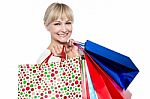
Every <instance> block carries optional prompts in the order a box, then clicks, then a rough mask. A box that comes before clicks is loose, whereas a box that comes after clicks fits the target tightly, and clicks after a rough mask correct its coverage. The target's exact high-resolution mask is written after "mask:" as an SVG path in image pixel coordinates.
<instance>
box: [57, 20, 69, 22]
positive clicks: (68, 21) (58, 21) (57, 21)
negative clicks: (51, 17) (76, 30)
mask: <svg viewBox="0 0 150 99" xmlns="http://www.w3.org/2000/svg"><path fill="white" fill-rule="evenodd" d="M54 22H61V21H57V20H56V21H54ZM66 22H71V20H67V21H66Z"/></svg>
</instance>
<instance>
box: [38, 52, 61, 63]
mask: <svg viewBox="0 0 150 99" xmlns="http://www.w3.org/2000/svg"><path fill="white" fill-rule="evenodd" d="M50 54H51V51H50V50H49V49H46V50H45V51H44V52H43V53H42V54H41V56H40V57H39V59H38V60H37V64H41V63H42V62H43V61H44V60H45V59H46V58H47V57H48V56H49V55H50ZM60 61H61V58H60V57H56V56H51V57H50V59H49V60H48V63H51V62H60Z"/></svg>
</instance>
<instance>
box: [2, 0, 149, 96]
mask: <svg viewBox="0 0 150 99" xmlns="http://www.w3.org/2000/svg"><path fill="white" fill-rule="evenodd" d="M52 2H56V0H3V1H2V0H1V1H0V98H1V99H16V98H17V72H18V71H17V70H18V68H17V66H18V64H25V63H36V60H37V59H38V57H39V56H40V55H41V53H42V52H43V51H44V50H45V49H46V48H47V46H48V44H49V43H50V35H49V33H48V32H47V30H46V29H45V27H44V25H43V16H44V12H45V10H46V8H47V7H48V5H49V4H51V3H52ZM59 2H63V3H66V4H68V5H69V6H70V7H71V8H72V9H73V11H74V15H75V22H74V30H73V35H72V38H74V39H75V40H78V41H82V42H84V41H86V40H87V39H89V40H92V41H94V42H96V43H99V44H100V45H103V46H105V47H107V48H110V49H112V50H115V51H117V52H120V53H122V54H125V55H127V56H129V57H130V58H131V59H132V60H133V62H134V63H135V64H136V66H137V67H138V68H139V70H140V73H139V74H138V75H137V76H136V78H135V79H134V81H133V82H132V84H131V85H130V86H129V87H128V89H129V90H130V91H131V92H132V94H133V96H132V99H148V98H150V95H149V89H150V81H149V75H150V67H149V66H150V63H149V59H150V58H149V57H150V52H149V51H150V48H149V47H150V44H149V42H150V36H149V33H150V6H149V5H150V3H149V2H148V0H147V1H146V0H82V1H81V0H60V1H59Z"/></svg>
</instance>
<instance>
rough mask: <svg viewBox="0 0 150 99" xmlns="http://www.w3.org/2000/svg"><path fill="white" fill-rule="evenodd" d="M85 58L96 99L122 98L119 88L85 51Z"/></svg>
mask: <svg viewBox="0 0 150 99" xmlns="http://www.w3.org/2000/svg"><path fill="white" fill-rule="evenodd" d="M85 59H86V62H87V67H88V69H89V73H90V76H91V80H92V83H93V86H94V89H95V92H96V94H97V97H98V99H124V98H123V96H122V93H121V90H120V89H118V88H117V87H116V86H115V85H114V83H113V82H112V81H111V78H110V77H109V75H107V73H106V72H105V71H103V70H102V69H101V68H100V67H99V65H98V64H97V63H95V61H94V60H93V59H92V58H91V57H90V56H89V55H88V54H87V53H85Z"/></svg>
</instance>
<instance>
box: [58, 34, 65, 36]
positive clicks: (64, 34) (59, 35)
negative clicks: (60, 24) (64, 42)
mask: <svg viewBox="0 0 150 99" xmlns="http://www.w3.org/2000/svg"><path fill="white" fill-rule="evenodd" d="M58 35H59V36H61V37H65V36H66V35H67V34H58Z"/></svg>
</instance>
